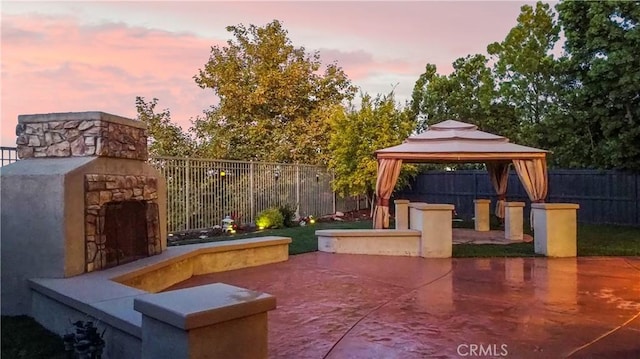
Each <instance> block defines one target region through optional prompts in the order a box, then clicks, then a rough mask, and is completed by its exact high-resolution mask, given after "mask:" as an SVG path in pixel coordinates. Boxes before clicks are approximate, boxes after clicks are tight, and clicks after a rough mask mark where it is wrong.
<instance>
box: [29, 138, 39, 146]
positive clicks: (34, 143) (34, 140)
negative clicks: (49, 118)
mask: <svg viewBox="0 0 640 359" xmlns="http://www.w3.org/2000/svg"><path fill="white" fill-rule="evenodd" d="M29 146H31V147H38V146H40V138H38V136H29Z"/></svg>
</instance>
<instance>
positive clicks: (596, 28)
mask: <svg viewBox="0 0 640 359" xmlns="http://www.w3.org/2000/svg"><path fill="white" fill-rule="evenodd" d="M557 10H558V12H559V19H560V23H561V24H562V26H563V29H564V32H565V36H566V43H565V51H566V52H567V55H568V58H567V59H566V64H567V66H566V76H567V77H568V78H570V81H567V83H566V87H567V89H568V90H567V91H566V94H565V96H564V98H563V99H564V100H565V101H566V102H567V103H568V110H567V116H568V117H569V118H570V119H571V120H572V121H571V122H572V123H573V126H572V127H571V128H572V129H575V130H577V134H576V135H577V136H576V138H577V139H578V141H576V142H577V145H578V146H577V148H579V149H580V152H579V153H583V154H585V155H586V156H585V157H584V158H583V160H582V161H580V159H579V158H578V159H577V161H576V158H575V157H572V158H571V159H572V160H574V163H571V162H570V163H569V164H570V165H571V164H576V165H578V166H595V167H601V168H620V169H633V170H640V57H639V56H638V54H640V3H638V2H637V1H607V2H579V1H564V2H561V3H559V4H558V5H557Z"/></svg>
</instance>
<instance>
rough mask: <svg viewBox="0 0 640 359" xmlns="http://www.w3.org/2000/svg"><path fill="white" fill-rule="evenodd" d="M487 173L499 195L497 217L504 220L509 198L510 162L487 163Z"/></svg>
mask: <svg viewBox="0 0 640 359" xmlns="http://www.w3.org/2000/svg"><path fill="white" fill-rule="evenodd" d="M487 171H488V172H489V178H490V179H491V184H492V185H493V189H495V191H496V193H497V194H498V202H496V212H495V213H496V216H497V217H498V218H504V204H505V201H506V196H507V184H508V183H509V162H487Z"/></svg>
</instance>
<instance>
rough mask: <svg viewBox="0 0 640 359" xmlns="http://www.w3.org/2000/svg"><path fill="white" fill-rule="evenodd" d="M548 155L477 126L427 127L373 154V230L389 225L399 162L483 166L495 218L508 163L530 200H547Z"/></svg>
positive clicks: (501, 202)
mask: <svg viewBox="0 0 640 359" xmlns="http://www.w3.org/2000/svg"><path fill="white" fill-rule="evenodd" d="M547 153H548V151H546V150H541V149H538V148H533V147H527V146H521V145H518V144H515V143H511V142H509V139H507V138H506V137H502V136H498V135H494V134H491V133H487V132H483V131H479V130H478V127H477V126H475V125H473V124H469V123H464V122H460V121H454V120H447V121H444V122H440V123H438V124H435V125H432V126H429V128H428V129H427V130H426V131H425V132H423V133H420V134H418V135H415V136H411V137H409V138H407V139H406V140H405V142H404V143H402V144H400V145H397V146H393V147H388V148H384V149H381V150H378V151H376V157H377V159H378V179H377V182H376V198H377V202H376V208H375V211H374V219H373V220H374V222H373V223H374V228H388V227H389V198H391V193H392V192H393V188H394V187H395V184H396V181H397V180H398V176H399V174H400V167H401V165H402V163H403V162H409V163H423V162H429V163H456V162H464V163H473V162H484V163H486V164H487V170H488V171H489V176H490V178H491V182H492V184H493V186H494V188H495V190H496V192H497V193H498V199H499V200H498V205H497V206H496V214H497V215H498V216H499V217H504V202H505V195H506V191H507V179H508V175H509V164H510V163H513V165H514V167H515V169H516V172H517V173H518V177H519V178H520V181H521V182H522V184H523V186H524V188H525V190H526V191H527V194H528V195H529V199H530V200H531V201H533V202H543V201H544V199H545V198H546V196H547V163H546V155H547Z"/></svg>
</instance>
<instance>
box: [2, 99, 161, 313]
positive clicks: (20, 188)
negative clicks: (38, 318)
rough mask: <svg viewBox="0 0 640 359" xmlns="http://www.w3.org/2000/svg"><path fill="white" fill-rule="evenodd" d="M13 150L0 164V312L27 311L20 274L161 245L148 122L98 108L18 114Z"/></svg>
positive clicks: (91, 263) (110, 262)
mask: <svg viewBox="0 0 640 359" xmlns="http://www.w3.org/2000/svg"><path fill="white" fill-rule="evenodd" d="M16 135H17V141H16V143H17V145H18V156H19V158H20V159H21V160H20V161H17V162H15V163H12V164H10V165H8V166H4V167H3V168H2V173H1V177H2V178H1V201H2V202H1V204H2V215H1V216H2V217H1V221H2V229H1V231H2V232H1V234H2V264H1V265H2V314H22V313H28V309H29V303H28V302H29V297H28V295H29V291H28V288H27V279H29V278H34V277H40V278H42V277H44V278H61V277H70V276H75V275H79V274H83V273H86V272H91V271H95V270H100V269H104V268H108V267H112V266H116V265H120V264H123V263H127V262H130V261H133V260H136V259H138V258H142V257H147V256H151V255H155V254H159V253H161V252H162V251H163V250H164V249H165V248H166V234H167V233H166V184H165V180H164V178H163V177H162V175H161V174H160V173H159V172H158V171H157V170H156V169H155V168H153V167H152V166H150V165H149V164H148V163H147V162H146V160H147V159H148V152H147V131H146V124H145V123H143V122H140V121H135V120H131V119H127V118H124V117H119V116H114V115H111V114H107V113H104V112H74V113H53V114H42V115H21V116H19V117H18V125H17V127H16Z"/></svg>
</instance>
